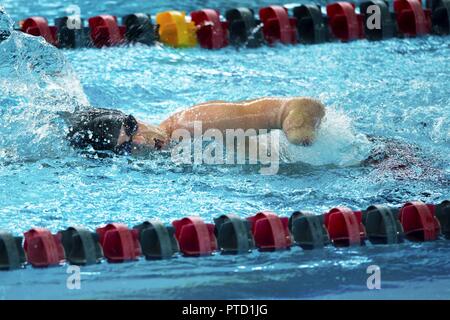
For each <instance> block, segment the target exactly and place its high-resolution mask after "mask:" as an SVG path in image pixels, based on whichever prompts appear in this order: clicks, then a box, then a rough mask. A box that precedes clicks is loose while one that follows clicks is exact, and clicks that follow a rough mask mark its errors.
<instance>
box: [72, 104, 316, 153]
mask: <svg viewBox="0 0 450 320" xmlns="http://www.w3.org/2000/svg"><path fill="white" fill-rule="evenodd" d="M324 116H325V107H324V105H323V104H322V103H321V102H319V101H317V100H314V99H311V98H301V97H293V98H261V99H256V100H249V101H241V102H225V101H211V102H206V103H202V104H199V105H196V106H193V107H191V108H188V109H186V110H184V111H180V112H177V113H175V114H173V115H171V116H170V117H169V118H167V119H166V120H164V121H163V122H162V123H160V124H159V125H153V124H149V123H145V122H143V121H141V120H139V119H136V118H135V117H134V116H132V115H126V114H124V113H123V112H121V111H118V110H112V109H102V108H89V109H87V110H83V111H79V112H75V113H73V114H71V115H69V116H68V117H66V119H67V120H69V124H70V128H69V133H68V135H67V138H68V139H69V141H70V143H71V145H72V146H74V147H76V148H88V147H91V148H93V149H94V150H96V151H106V150H109V151H113V152H115V153H117V154H139V153H141V152H142V151H143V150H161V149H164V148H166V147H167V146H168V145H169V143H170V137H171V136H172V132H174V131H175V130H177V129H186V130H188V131H189V132H190V133H191V134H193V131H194V122H197V121H198V122H201V123H202V128H203V131H206V130H208V129H217V130H220V131H222V132H225V130H227V129H243V130H247V129H255V130H260V129H267V130H272V129H280V130H283V132H284V133H285V134H286V137H287V139H288V141H289V142H291V143H293V144H296V145H304V146H308V145H311V144H312V143H313V142H314V140H315V138H316V134H317V130H318V128H319V126H320V123H321V120H322V118H323V117H324Z"/></svg>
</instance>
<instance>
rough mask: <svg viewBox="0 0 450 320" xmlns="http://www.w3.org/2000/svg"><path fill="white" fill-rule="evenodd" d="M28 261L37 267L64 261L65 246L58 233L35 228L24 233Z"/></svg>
mask: <svg viewBox="0 0 450 320" xmlns="http://www.w3.org/2000/svg"><path fill="white" fill-rule="evenodd" d="M24 237H25V242H24V244H23V249H24V250H25V253H26V256H27V261H28V262H29V263H30V264H31V265H32V266H33V267H35V268H45V267H49V266H54V265H58V264H60V263H61V262H63V261H64V248H63V246H62V244H61V241H60V240H59V237H58V236H57V235H53V234H51V233H50V231H49V230H47V229H42V228H34V229H31V230H29V231H27V232H25V233H24Z"/></svg>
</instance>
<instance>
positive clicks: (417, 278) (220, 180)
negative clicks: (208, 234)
mask: <svg viewBox="0 0 450 320" xmlns="http://www.w3.org/2000/svg"><path fill="white" fill-rule="evenodd" d="M276 2H277V1H270V2H269V1H266V0H265V1H258V2H256V1H236V2H235V3H230V2H228V1H227V2H219V1H218V2H213V1H195V2H191V4H190V5H188V6H187V5H185V4H184V3H183V2H182V1H176V2H172V4H171V5H172V7H173V8H176V9H181V10H183V9H184V10H186V11H190V10H193V9H198V8H202V7H211V6H212V7H218V8H221V9H226V8H229V7H233V6H236V4H237V3H238V4H240V5H246V6H250V7H255V8H258V7H262V6H263V5H267V4H275V3H276ZM73 3H74V4H77V5H79V6H80V8H81V11H82V15H84V16H91V15H95V14H99V13H105V12H106V13H111V14H116V15H119V16H122V15H124V14H126V13H131V12H140V11H147V12H152V14H155V13H156V12H158V11H162V10H165V9H169V8H168V7H167V5H166V4H164V3H163V2H162V1H160V2H148V3H146V4H139V3H135V4H133V3H132V2H128V1H117V2H102V4H96V3H95V4H94V3H92V2H89V1H73ZM278 3H280V2H278ZM4 5H5V7H6V9H7V11H8V12H9V13H10V15H11V16H12V17H13V18H14V19H15V20H16V21H17V20H19V19H20V18H23V17H26V16H29V15H36V14H40V15H44V16H48V17H57V16H60V15H62V14H63V10H64V8H65V7H66V4H65V3H64V2H62V1H60V2H58V1H56V2H55V1H37V2H35V3H34V4H29V3H27V2H25V1H6V2H4ZM3 23H4V21H2V24H3ZM2 27H3V26H2ZM12 52H16V54H12ZM37 61H39V63H37ZM0 63H1V64H0V88H1V96H0V105H1V107H0V177H1V179H0V190H1V193H0V229H5V230H9V231H12V232H14V233H16V234H21V233H22V232H23V231H25V230H28V229H30V228H31V227H35V226H41V227H46V228H49V229H51V230H52V231H54V232H56V231H58V230H60V229H64V228H65V227H67V226H70V225H80V224H81V225H84V226H87V227H89V228H92V229H94V228H95V227H98V226H100V225H103V224H104V223H107V222H123V223H126V224H128V225H130V226H133V225H135V224H137V223H140V222H142V221H144V220H146V219H149V218H152V217H157V218H159V219H160V220H162V221H164V222H167V223H168V222H170V221H172V220H174V219H178V218H181V217H184V216H187V215H200V216H201V217H203V218H204V219H205V220H207V221H211V220H212V218H213V217H216V216H218V215H220V214H226V213H231V212H233V213H236V214H239V215H241V216H248V215H252V214H254V213H256V212H258V211H261V210H264V209H270V210H272V211H275V212H277V213H278V214H280V215H284V216H289V215H290V214H291V213H292V212H293V211H295V210H299V209H305V210H310V211H313V212H316V213H322V212H325V211H327V210H328V209H330V208H332V207H335V206H338V205H345V206H349V207H351V208H355V209H357V208H366V207H367V206H368V205H370V204H374V203H381V204H393V205H400V204H402V203H404V202H405V201H409V200H413V199H418V200H422V201H425V202H432V203H438V202H440V201H442V200H444V199H446V198H447V199H448V198H449V195H450V192H449V190H450V188H449V180H448V178H449V172H450V171H449V170H450V167H449V151H450V144H449V141H450V132H449V117H448V114H449V111H450V89H449V85H448V84H449V83H450V73H449V72H448V70H450V42H449V37H434V36H426V37H422V38H417V39H401V40H399V39H392V40H386V41H382V42H373V43H372V42H367V41H365V40H363V41H356V42H351V43H346V44H343V43H326V44H320V45H313V46H304V45H298V46H275V47H272V48H269V47H262V48H259V49H254V50H250V49H242V50H236V49H233V48H231V47H228V48H224V49H221V50H219V51H207V50H202V49H198V48H194V49H186V50H180V49H171V48H168V47H164V46H158V45H157V46H153V47H146V46H139V45H137V46H133V47H126V48H108V49H103V50H97V49H81V50H74V51H58V50H56V49H54V48H52V47H50V46H47V45H45V44H44V43H43V42H37V40H36V39H35V38H30V37H26V36H24V35H21V34H13V36H12V37H11V38H10V39H8V40H7V41H5V42H3V43H1V44H0ZM297 95H299V96H312V97H316V98H319V99H321V100H322V101H323V102H324V103H325V104H326V105H327V109H328V110H327V112H328V114H327V118H326V120H325V121H324V123H323V126H322V129H321V131H320V134H319V139H318V142H317V144H315V146H313V147H311V148H305V147H292V146H289V147H288V150H287V152H286V153H287V154H286V159H285V161H284V163H283V164H282V165H281V168H280V172H279V173H278V174H277V175H273V176H263V175H260V174H259V173H258V169H259V167H257V166H245V165H244V166H226V165H224V166H208V165H200V166H179V165H175V164H173V163H172V162H171V161H170V160H169V158H168V157H167V156H166V155H164V154H163V155H154V156H153V157H152V158H151V159H132V158H129V157H115V158H107V159H92V158H87V157H82V156H80V155H79V154H78V153H76V152H75V151H74V150H72V149H71V148H70V147H69V146H68V145H67V142H66V141H64V139H63V138H62V137H63V135H64V130H65V127H64V126H63V125H62V123H61V121H60V120H59V118H58V116H57V115H56V112H58V111H62V110H72V109H73V108H74V106H75V105H76V104H77V103H78V104H86V103H90V104H92V105H94V106H102V107H111V108H117V109H121V110H124V111H125V112H129V113H133V114H134V115H135V116H137V117H139V118H142V119H145V120H148V121H150V122H154V123H158V122H159V121H161V120H163V119H164V118H165V117H167V116H168V115H169V114H171V113H172V112H174V111H177V110H181V109H183V108H185V107H187V106H190V105H193V104H196V103H200V102H204V101H207V100H241V99H251V98H256V97H260V96H297ZM364 134H370V135H376V136H382V137H388V138H395V139H398V140H401V141H404V142H406V143H411V144H414V145H416V146H418V147H419V148H420V150H419V151H418V152H419V154H420V155H421V157H422V158H424V159H425V160H423V161H425V162H426V163H428V164H429V167H430V168H432V170H424V167H415V166H413V167H412V168H410V169H408V170H394V171H385V170H383V168H382V167H371V166H365V167H364V166H360V165H357V163H358V162H359V161H361V160H363V159H364V158H365V157H366V156H367V154H368V152H369V150H370V147H371V146H370V143H369V142H368V141H367V139H366V138H365V136H364ZM449 253H450V243H449V242H448V241H436V242H430V243H409V242H407V243H405V244H401V245H392V246H373V245H370V244H368V245H367V246H366V247H363V248H351V249H348V248H347V249H335V248H332V247H329V248H326V249H325V250H321V251H312V252H308V251H302V250H301V249H300V248H298V247H294V248H293V249H292V250H290V251H286V252H276V253H259V252H256V251H255V252H253V253H251V254H249V255H243V256H220V255H214V256H212V257H207V258H199V259H195V258H177V259H172V260H168V261H167V260H166V261H150V262H149V261H144V260H140V261H139V262H136V263H124V264H107V263H102V264H100V265H96V266H90V267H85V268H82V289H81V290H68V289H67V288H66V279H67V273H66V268H49V269H44V270H38V269H32V268H27V270H18V271H13V272H2V273H0V298H40V299H42V298H55V299H70V298H153V299H158V298H168V299H172V298H174V299H176V298H192V299H214V298H217V299H219V298H242V299H258V298H294V299H296V298H319V299H320V298H423V299H429V298H449V297H450V289H449V283H450V278H449V276H448V275H449V273H450V272H449V271H450V259H449V258H448V257H449V256H450V255H449ZM369 265H379V266H380V267H381V270H382V290H368V289H367V286H366V280H367V273H366V268H367V267H368V266H369ZM36 289H37V290H36Z"/></svg>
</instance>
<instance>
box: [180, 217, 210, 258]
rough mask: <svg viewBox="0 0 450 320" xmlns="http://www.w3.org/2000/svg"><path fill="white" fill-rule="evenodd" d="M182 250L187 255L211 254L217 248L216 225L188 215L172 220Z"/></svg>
mask: <svg viewBox="0 0 450 320" xmlns="http://www.w3.org/2000/svg"><path fill="white" fill-rule="evenodd" d="M172 225H173V226H174V227H175V237H176V238H177V240H178V244H179V245H180V251H181V252H182V253H183V254H184V255H186V256H203V255H210V254H212V253H213V251H216V250H217V240H216V236H215V235H214V229H215V226H214V225H213V224H211V223H205V222H204V221H203V220H202V219H201V218H200V217H186V218H183V219H181V220H175V221H173V222H172Z"/></svg>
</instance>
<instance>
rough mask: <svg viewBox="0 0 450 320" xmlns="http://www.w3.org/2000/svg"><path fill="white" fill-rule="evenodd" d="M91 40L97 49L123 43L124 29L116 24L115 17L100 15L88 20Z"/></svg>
mask: <svg viewBox="0 0 450 320" xmlns="http://www.w3.org/2000/svg"><path fill="white" fill-rule="evenodd" d="M88 21H89V27H90V28H91V39H92V42H93V44H94V46H96V47H97V48H101V47H109V46H114V45H118V44H122V43H123V42H124V36H125V33H126V27H124V26H119V25H118V24H117V17H115V16H109V15H100V16H96V17H92V18H89V20H88Z"/></svg>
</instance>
